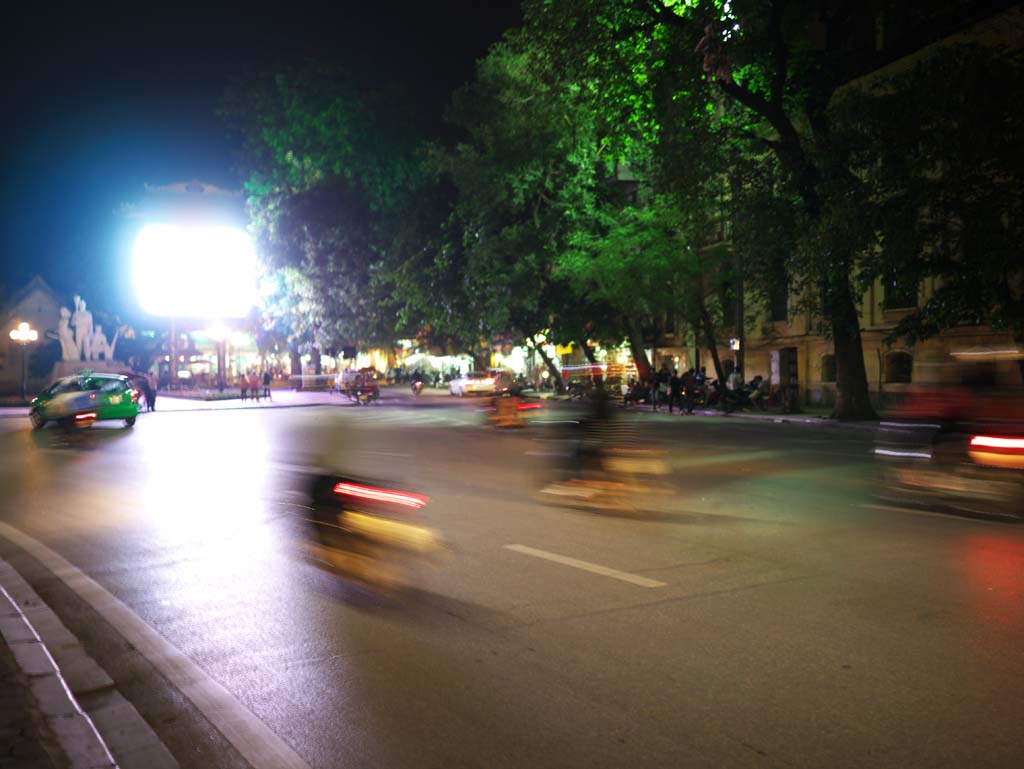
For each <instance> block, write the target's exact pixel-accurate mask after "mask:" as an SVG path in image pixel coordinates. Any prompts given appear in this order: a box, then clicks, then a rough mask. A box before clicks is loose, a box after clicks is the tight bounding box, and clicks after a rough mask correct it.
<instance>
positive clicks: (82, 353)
mask: <svg viewBox="0 0 1024 769" xmlns="http://www.w3.org/2000/svg"><path fill="white" fill-rule="evenodd" d="M71 325H72V326H74V327H75V346H76V347H77V348H78V359H79V360H93V356H92V338H93V329H92V313H91V312H89V311H88V310H87V309H86V308H85V300H84V299H82V297H80V296H75V312H74V314H73V315H72V316H71Z"/></svg>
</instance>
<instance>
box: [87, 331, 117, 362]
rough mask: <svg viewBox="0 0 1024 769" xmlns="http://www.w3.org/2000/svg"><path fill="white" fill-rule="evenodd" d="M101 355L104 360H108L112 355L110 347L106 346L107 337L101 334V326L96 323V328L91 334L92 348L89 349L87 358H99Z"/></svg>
mask: <svg viewBox="0 0 1024 769" xmlns="http://www.w3.org/2000/svg"><path fill="white" fill-rule="evenodd" d="M101 355H102V356H103V359H104V360H110V358H111V357H112V356H111V354H110V347H108V346H107V338H106V337H105V336H104V335H103V326H101V325H99V324H97V325H96V330H95V331H94V332H93V334H92V349H91V350H90V351H89V360H99V359H100V356H101Z"/></svg>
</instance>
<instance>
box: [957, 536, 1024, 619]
mask: <svg viewBox="0 0 1024 769" xmlns="http://www.w3.org/2000/svg"><path fill="white" fill-rule="evenodd" d="M961 554H962V565H963V568H964V572H965V575H966V577H967V580H968V586H969V587H970V588H971V600H972V606H973V608H974V610H975V612H976V613H977V614H978V618H979V619H983V620H987V621H993V620H994V621H996V622H998V623H1000V624H1003V625H1009V626H1013V627H1015V628H1018V629H1020V630H1024V542H1021V541H1020V540H1017V539H1009V538H1003V537H997V536H991V535H978V536H974V537H969V538H968V539H966V540H964V543H963V549H962V551H961Z"/></svg>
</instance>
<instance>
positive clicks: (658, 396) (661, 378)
mask: <svg viewBox="0 0 1024 769" xmlns="http://www.w3.org/2000/svg"><path fill="white" fill-rule="evenodd" d="M670 378H671V375H670V374H669V371H668V364H666V363H662V364H661V368H660V369H659V370H658V373H657V374H655V375H654V387H652V388H651V410H652V411H657V410H658V405H659V404H660V403H661V400H662V398H664V397H665V395H667V393H668V380H669V379H670Z"/></svg>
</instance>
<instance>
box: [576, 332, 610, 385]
mask: <svg viewBox="0 0 1024 769" xmlns="http://www.w3.org/2000/svg"><path fill="white" fill-rule="evenodd" d="M580 346H581V347H582V348H583V355H584V356H585V357H586V359H587V362H588V363H589V364H590V367H591V368H590V370H591V372H592V373H593V377H594V386H595V387H597V390H598V392H601V391H603V390H604V377H603V376H601V369H600V368H597V366H598V363H597V357H596V356H595V355H594V350H593V348H591V346H590V345H589V344H587V340H586V339H585V338H584V339H582V340H580Z"/></svg>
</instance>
